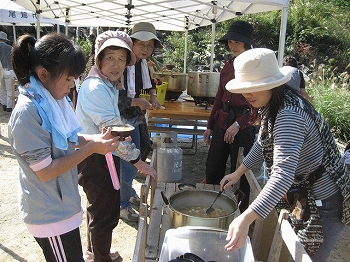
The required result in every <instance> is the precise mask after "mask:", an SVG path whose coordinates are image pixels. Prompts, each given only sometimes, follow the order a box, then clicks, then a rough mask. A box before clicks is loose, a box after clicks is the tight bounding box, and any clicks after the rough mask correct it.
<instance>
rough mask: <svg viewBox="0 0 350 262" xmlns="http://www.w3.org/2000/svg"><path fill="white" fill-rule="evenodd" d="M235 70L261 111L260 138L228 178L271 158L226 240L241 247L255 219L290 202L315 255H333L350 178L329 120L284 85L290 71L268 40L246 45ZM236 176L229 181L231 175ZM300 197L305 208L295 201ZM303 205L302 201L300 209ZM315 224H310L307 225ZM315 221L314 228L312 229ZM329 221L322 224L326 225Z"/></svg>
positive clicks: (241, 88)
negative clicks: (256, 45) (263, 178)
mask: <svg viewBox="0 0 350 262" xmlns="http://www.w3.org/2000/svg"><path fill="white" fill-rule="evenodd" d="M234 66H235V69H236V78H235V79H233V80H231V81H230V82H228V83H227V85H226V88H227V90H229V91H230V92H232V93H241V94H243V96H244V97H245V99H246V100H247V101H248V102H249V103H250V105H251V106H252V107H253V108H254V111H255V112H256V113H258V116H259V118H256V119H255V120H258V119H260V120H261V127H260V132H259V137H258V140H257V141H256V142H255V143H254V145H253V147H252V149H251V150H250V152H249V154H248V155H247V156H246V157H245V158H244V159H243V163H242V164H241V165H240V166H239V167H238V169H237V170H236V171H235V172H233V173H231V174H229V175H226V176H225V177H224V178H223V179H222V180H221V187H222V188H227V187H229V186H231V185H233V184H235V183H236V182H237V181H238V180H239V178H240V177H241V176H242V175H243V174H244V173H245V172H247V171H248V169H249V168H251V167H252V166H254V163H256V162H261V161H262V160H264V161H265V162H266V166H267V171H268V175H269V180H268V182H267V183H266V185H265V186H264V188H263V189H262V191H261V192H260V193H259V195H258V196H257V198H256V199H255V200H254V201H253V202H252V203H251V204H250V206H249V207H248V208H247V210H246V211H244V212H243V213H242V214H241V215H240V216H238V217H237V218H236V219H234V220H233V221H232V223H231V224H230V226H229V229H228V235H227V240H228V243H227V245H226V246H225V248H226V249H227V250H235V249H238V248H240V247H242V246H243V245H244V243H245V240H246V237H247V235H248V230H249V226H250V224H251V223H252V222H253V221H254V220H255V219H256V218H257V217H259V216H260V217H262V218H265V217H266V216H267V215H268V214H269V213H270V212H271V211H272V210H273V208H274V207H276V208H277V211H279V210H280V209H281V208H285V209H287V210H289V211H290V212H291V213H290V218H291V224H292V226H293V227H295V226H296V225H298V226H301V227H300V228H298V229H297V228H296V227H295V230H296V231H297V236H298V237H299V240H300V241H301V243H302V244H303V245H304V247H305V249H306V251H307V252H308V253H309V255H310V257H311V259H312V260H313V261H318V262H320V261H326V259H327V257H328V256H329V254H330V252H331V250H332V248H333V246H334V244H335V242H336V241H337V239H338V237H339V235H340V233H341V231H342V229H343V227H344V223H345V224H347V223H349V220H350V218H349V216H350V213H349V205H350V203H349V202H350V196H349V194H350V190H349V189H350V179H349V174H348V173H346V172H345V164H344V161H343V160H342V156H341V154H340V152H339V150H338V148H337V145H336V143H335V140H334V138H333V136H332V133H331V131H330V129H329V127H328V125H327V123H326V122H325V120H324V119H323V118H322V117H321V116H320V115H319V114H318V113H317V112H316V111H315V109H314V108H313V106H312V105H311V104H310V103H309V102H308V101H307V100H305V99H304V98H302V96H301V95H300V94H298V93H297V92H295V91H293V90H292V89H291V88H290V87H289V86H288V85H285V83H286V82H287V81H289V79H290V75H289V73H284V71H283V70H281V69H280V68H279V67H278V63H277V59H276V56H275V53H274V52H273V51H272V50H269V49H265V48H257V49H252V50H249V51H246V52H245V53H243V54H242V55H240V56H239V57H238V58H237V59H236V60H235V62H234ZM226 180H228V181H229V183H228V184H227V185H225V186H224V182H225V181H226ZM296 201H299V202H300V206H299V208H301V212H300V215H298V214H295V213H294V212H293V210H294V208H295V207H294V205H293V204H294V203H295V202H296ZM299 211H300V209H299ZM307 226H308V228H307ZM310 229H311V231H310ZM320 229H322V230H320Z"/></svg>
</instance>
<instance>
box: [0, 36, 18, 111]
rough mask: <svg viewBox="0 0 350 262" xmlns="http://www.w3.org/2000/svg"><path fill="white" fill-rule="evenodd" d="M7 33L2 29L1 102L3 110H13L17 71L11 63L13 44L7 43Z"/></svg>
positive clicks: (0, 51)
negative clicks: (13, 84)
mask: <svg viewBox="0 0 350 262" xmlns="http://www.w3.org/2000/svg"><path fill="white" fill-rule="evenodd" d="M8 41H9V40H8V39H7V34H6V33H5V32H3V31H0V61H1V64H2V67H3V78H2V80H1V82H0V103H1V104H2V107H3V110H4V111H7V112H11V111H12V81H13V78H14V77H15V73H14V72H13V70H12V65H11V52H12V46H10V45H9V44H7V43H6V42H8Z"/></svg>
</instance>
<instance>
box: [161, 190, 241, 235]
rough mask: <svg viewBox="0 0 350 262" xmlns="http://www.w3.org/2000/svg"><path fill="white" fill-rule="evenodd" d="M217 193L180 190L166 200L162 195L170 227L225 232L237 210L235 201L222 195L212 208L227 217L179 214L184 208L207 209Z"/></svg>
mask: <svg viewBox="0 0 350 262" xmlns="http://www.w3.org/2000/svg"><path fill="white" fill-rule="evenodd" d="M217 193H218V192H216V191H213V190H206V189H188V190H181V191H178V192H176V193H174V194H173V195H171V196H170V197H169V199H167V198H166V197H165V196H164V195H163V199H164V202H165V203H166V204H167V206H168V208H169V210H170V217H171V226H172V227H173V228H177V227H182V226H203V227H212V228H220V229H224V230H227V229H228V226H229V225H230V223H231V221H232V220H233V219H234V218H235V217H236V213H237V212H236V211H237V210H238V207H237V204H236V201H235V200H234V199H233V198H231V197H229V196H228V195H225V194H222V195H221V196H220V197H219V198H218V199H217V200H216V202H215V203H214V205H213V208H222V209H223V210H225V211H226V212H227V213H228V215H226V216H221V217H213V218H210V217H197V216H190V215H188V214H184V213H181V212H180V211H179V210H182V209H183V208H186V207H205V208H208V207H209V206H210V205H211V204H212V202H213V200H214V199H215V197H216V195H217Z"/></svg>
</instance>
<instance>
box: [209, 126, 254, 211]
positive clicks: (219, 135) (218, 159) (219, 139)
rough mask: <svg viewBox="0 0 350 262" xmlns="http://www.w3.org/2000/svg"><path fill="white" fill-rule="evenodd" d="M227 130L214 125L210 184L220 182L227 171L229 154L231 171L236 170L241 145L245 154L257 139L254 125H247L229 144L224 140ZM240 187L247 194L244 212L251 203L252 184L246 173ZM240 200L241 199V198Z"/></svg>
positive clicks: (242, 204) (241, 207) (210, 151)
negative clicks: (250, 184)
mask: <svg viewBox="0 0 350 262" xmlns="http://www.w3.org/2000/svg"><path fill="white" fill-rule="evenodd" d="M225 132H226V130H224V129H222V128H220V127H218V126H217V125H215V126H214V130H213V135H212V141H211V143H210V147H209V152H208V156H207V162H206V172H205V174H206V183H208V184H220V181H221V179H222V178H223V177H224V175H225V172H226V162H227V159H228V156H230V165H231V169H230V172H233V171H235V170H236V164H237V158H238V150H239V148H240V147H243V148H244V152H243V154H244V155H247V154H248V152H249V150H250V149H251V147H252V146H253V143H254V139H255V129H254V127H246V128H244V129H243V130H240V131H239V132H238V133H237V134H236V136H235V140H234V142H233V143H232V144H228V143H226V142H225V141H224V135H225ZM239 189H240V190H241V191H242V192H243V193H244V194H245V197H244V199H241V200H242V203H241V206H240V210H241V212H243V211H244V210H245V209H247V207H248V205H249V194H250V186H249V183H248V181H247V178H246V177H245V175H243V176H242V177H241V179H240V186H239ZM239 198H240V197H239ZM239 200H240V199H239Z"/></svg>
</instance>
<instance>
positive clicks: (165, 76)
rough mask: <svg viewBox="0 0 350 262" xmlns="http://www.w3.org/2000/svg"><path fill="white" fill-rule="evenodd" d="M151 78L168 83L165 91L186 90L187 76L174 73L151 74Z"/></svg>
mask: <svg viewBox="0 0 350 262" xmlns="http://www.w3.org/2000/svg"><path fill="white" fill-rule="evenodd" d="M153 77H155V78H158V79H160V80H161V81H162V82H168V87H167V91H171V92H180V93H181V92H182V91H184V90H186V84H187V74H185V73H176V72H172V71H170V72H168V71H164V72H153Z"/></svg>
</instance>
